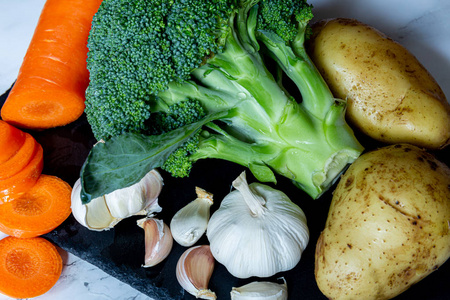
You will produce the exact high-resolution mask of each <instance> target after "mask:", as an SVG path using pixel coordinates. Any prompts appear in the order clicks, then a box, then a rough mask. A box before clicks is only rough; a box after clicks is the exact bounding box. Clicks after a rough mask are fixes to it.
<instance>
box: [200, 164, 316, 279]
mask: <svg viewBox="0 0 450 300" xmlns="http://www.w3.org/2000/svg"><path fill="white" fill-rule="evenodd" d="M233 186H235V187H237V186H238V187H239V189H240V190H234V191H232V192H231V193H229V194H228V195H227V196H226V197H225V198H224V199H223V200H222V203H221V205H220V207H219V209H218V210H217V211H215V212H214V213H213V215H212V216H211V218H210V220H209V223H208V228H207V232H206V235H207V237H208V240H209V242H210V246H211V252H212V254H213V256H214V258H215V259H216V260H217V261H218V262H220V263H221V264H223V265H224V266H225V267H226V268H227V270H228V271H229V272H230V273H231V274H232V275H233V276H235V277H238V278H248V277H251V276H258V277H270V276H273V275H274V274H276V273H278V272H282V271H287V270H290V269H292V268H294V267H295V266H296V265H297V263H298V262H299V261H300V258H301V255H302V253H303V251H304V249H305V248H306V246H307V244H308V241H309V230H308V227H307V224H306V216H305V214H304V213H303V211H302V209H301V208H300V207H299V206H298V205H296V204H294V203H293V202H292V201H291V200H290V199H289V198H288V197H287V196H286V194H284V193H283V192H281V191H279V190H276V189H273V188H271V187H269V186H267V185H264V184H260V183H252V184H251V185H247V182H246V180H245V173H243V174H241V176H240V177H239V178H238V179H237V180H236V181H235V182H233ZM243 192H244V193H243ZM243 194H245V197H244V196H243ZM248 202H251V203H252V205H250V206H249V205H248Z"/></svg>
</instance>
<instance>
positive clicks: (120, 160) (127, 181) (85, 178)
mask: <svg viewBox="0 0 450 300" xmlns="http://www.w3.org/2000/svg"><path fill="white" fill-rule="evenodd" d="M226 114H227V112H226V111H223V112H217V113H213V114H210V115H208V116H206V117H205V118H204V119H201V120H200V121H198V122H195V123H192V124H188V125H186V126H183V127H180V128H178V129H176V130H173V131H170V132H167V133H163V134H160V135H150V136H146V135H143V134H137V133H125V134H122V135H119V136H116V137H113V138H111V139H110V140H108V141H107V142H105V143H98V144H97V145H96V146H95V147H93V148H92V150H91V152H90V153H89V155H88V157H87V159H86V161H85V163H84V165H83V167H82V168H81V176H80V177H81V187H82V190H81V195H80V196H81V200H82V202H83V204H87V203H89V202H90V201H91V200H92V199H95V198H97V197H100V196H102V195H104V194H108V193H110V192H112V191H114V190H117V189H121V188H124V187H128V186H130V185H132V184H135V183H136V182H138V181H139V180H140V179H141V178H143V177H144V176H145V174H147V173H148V172H149V171H151V170H152V169H154V168H158V167H161V166H162V165H163V164H164V162H165V161H166V160H167V159H168V158H169V156H170V155H171V154H172V153H173V152H174V151H176V150H177V149H178V148H180V147H181V146H182V145H183V144H184V143H185V142H186V141H187V140H189V139H190V138H191V137H193V136H194V135H195V134H196V133H197V132H198V131H199V130H200V129H201V128H202V126H203V125H205V124H207V123H209V122H211V121H213V120H217V119H220V118H222V117H223V116H224V115H226ZM161 145H163V146H161ZM99 179H100V180H99ZM100 192H101V193H100Z"/></svg>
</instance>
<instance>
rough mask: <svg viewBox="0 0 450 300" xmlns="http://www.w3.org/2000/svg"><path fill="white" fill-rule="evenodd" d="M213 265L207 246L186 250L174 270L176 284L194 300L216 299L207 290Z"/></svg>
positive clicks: (211, 292) (213, 294)
mask: <svg viewBox="0 0 450 300" xmlns="http://www.w3.org/2000/svg"><path fill="white" fill-rule="evenodd" d="M214 264H215V262H214V257H213V256H212V253H211V250H210V247H209V246H208V245H200V246H194V247H191V248H189V249H187V250H186V251H185V252H184V253H183V254H182V255H181V257H180V258H179V259H178V263H177V268H176V277H177V280H178V283H179V284H180V285H181V287H183V289H184V290H186V291H187V292H188V293H189V294H191V295H193V296H195V297H196V298H200V299H210V300H214V299H217V296H216V294H215V293H214V292H213V291H211V290H209V289H208V284H209V280H210V278H211V275H212V272H213V270H214Z"/></svg>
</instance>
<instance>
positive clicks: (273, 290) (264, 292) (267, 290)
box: [230, 278, 288, 300]
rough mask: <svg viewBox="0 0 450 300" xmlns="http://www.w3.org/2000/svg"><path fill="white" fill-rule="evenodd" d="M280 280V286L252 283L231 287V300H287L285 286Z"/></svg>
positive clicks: (268, 283) (277, 284) (269, 283)
mask: <svg viewBox="0 0 450 300" xmlns="http://www.w3.org/2000/svg"><path fill="white" fill-rule="evenodd" d="M282 279H283V281H284V283H282V284H279V283H274V282H266V281H265V282H259V281H254V282H251V283H249V284H246V285H243V286H241V287H233V288H232V290H231V293H230V295H231V300H287V298H288V291H287V284H286V280H284V278H282Z"/></svg>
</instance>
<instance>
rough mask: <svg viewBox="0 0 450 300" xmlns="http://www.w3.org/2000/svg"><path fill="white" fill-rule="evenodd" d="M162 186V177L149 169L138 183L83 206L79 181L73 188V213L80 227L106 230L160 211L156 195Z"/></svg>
mask: <svg viewBox="0 0 450 300" xmlns="http://www.w3.org/2000/svg"><path fill="white" fill-rule="evenodd" d="M162 187H163V179H162V177H161V175H160V174H159V173H158V172H157V171H156V170H152V171H150V172H149V173H147V174H146V175H145V176H144V177H143V178H142V179H141V180H140V181H139V182H138V183H135V184H133V185H131V186H129V187H126V188H123V189H119V190H116V191H114V192H112V193H109V194H106V195H104V196H101V197H98V198H95V199H92V200H91V202H89V203H88V204H83V203H82V202H81V198H80V192H81V181H80V179H78V180H77V181H76V182H75V184H74V186H73V188H72V199H71V201H72V204H71V208H72V213H73V216H74V217H75V219H76V220H77V221H78V222H79V223H80V224H81V225H83V226H85V227H87V228H89V229H91V230H95V231H102V230H108V229H111V228H113V227H114V226H115V225H116V224H117V223H118V222H120V221H121V220H122V219H124V218H127V217H130V216H133V215H145V214H152V213H155V212H160V211H161V210H162V208H161V207H160V206H159V204H158V196H159V194H160V192H161V189H162Z"/></svg>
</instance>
